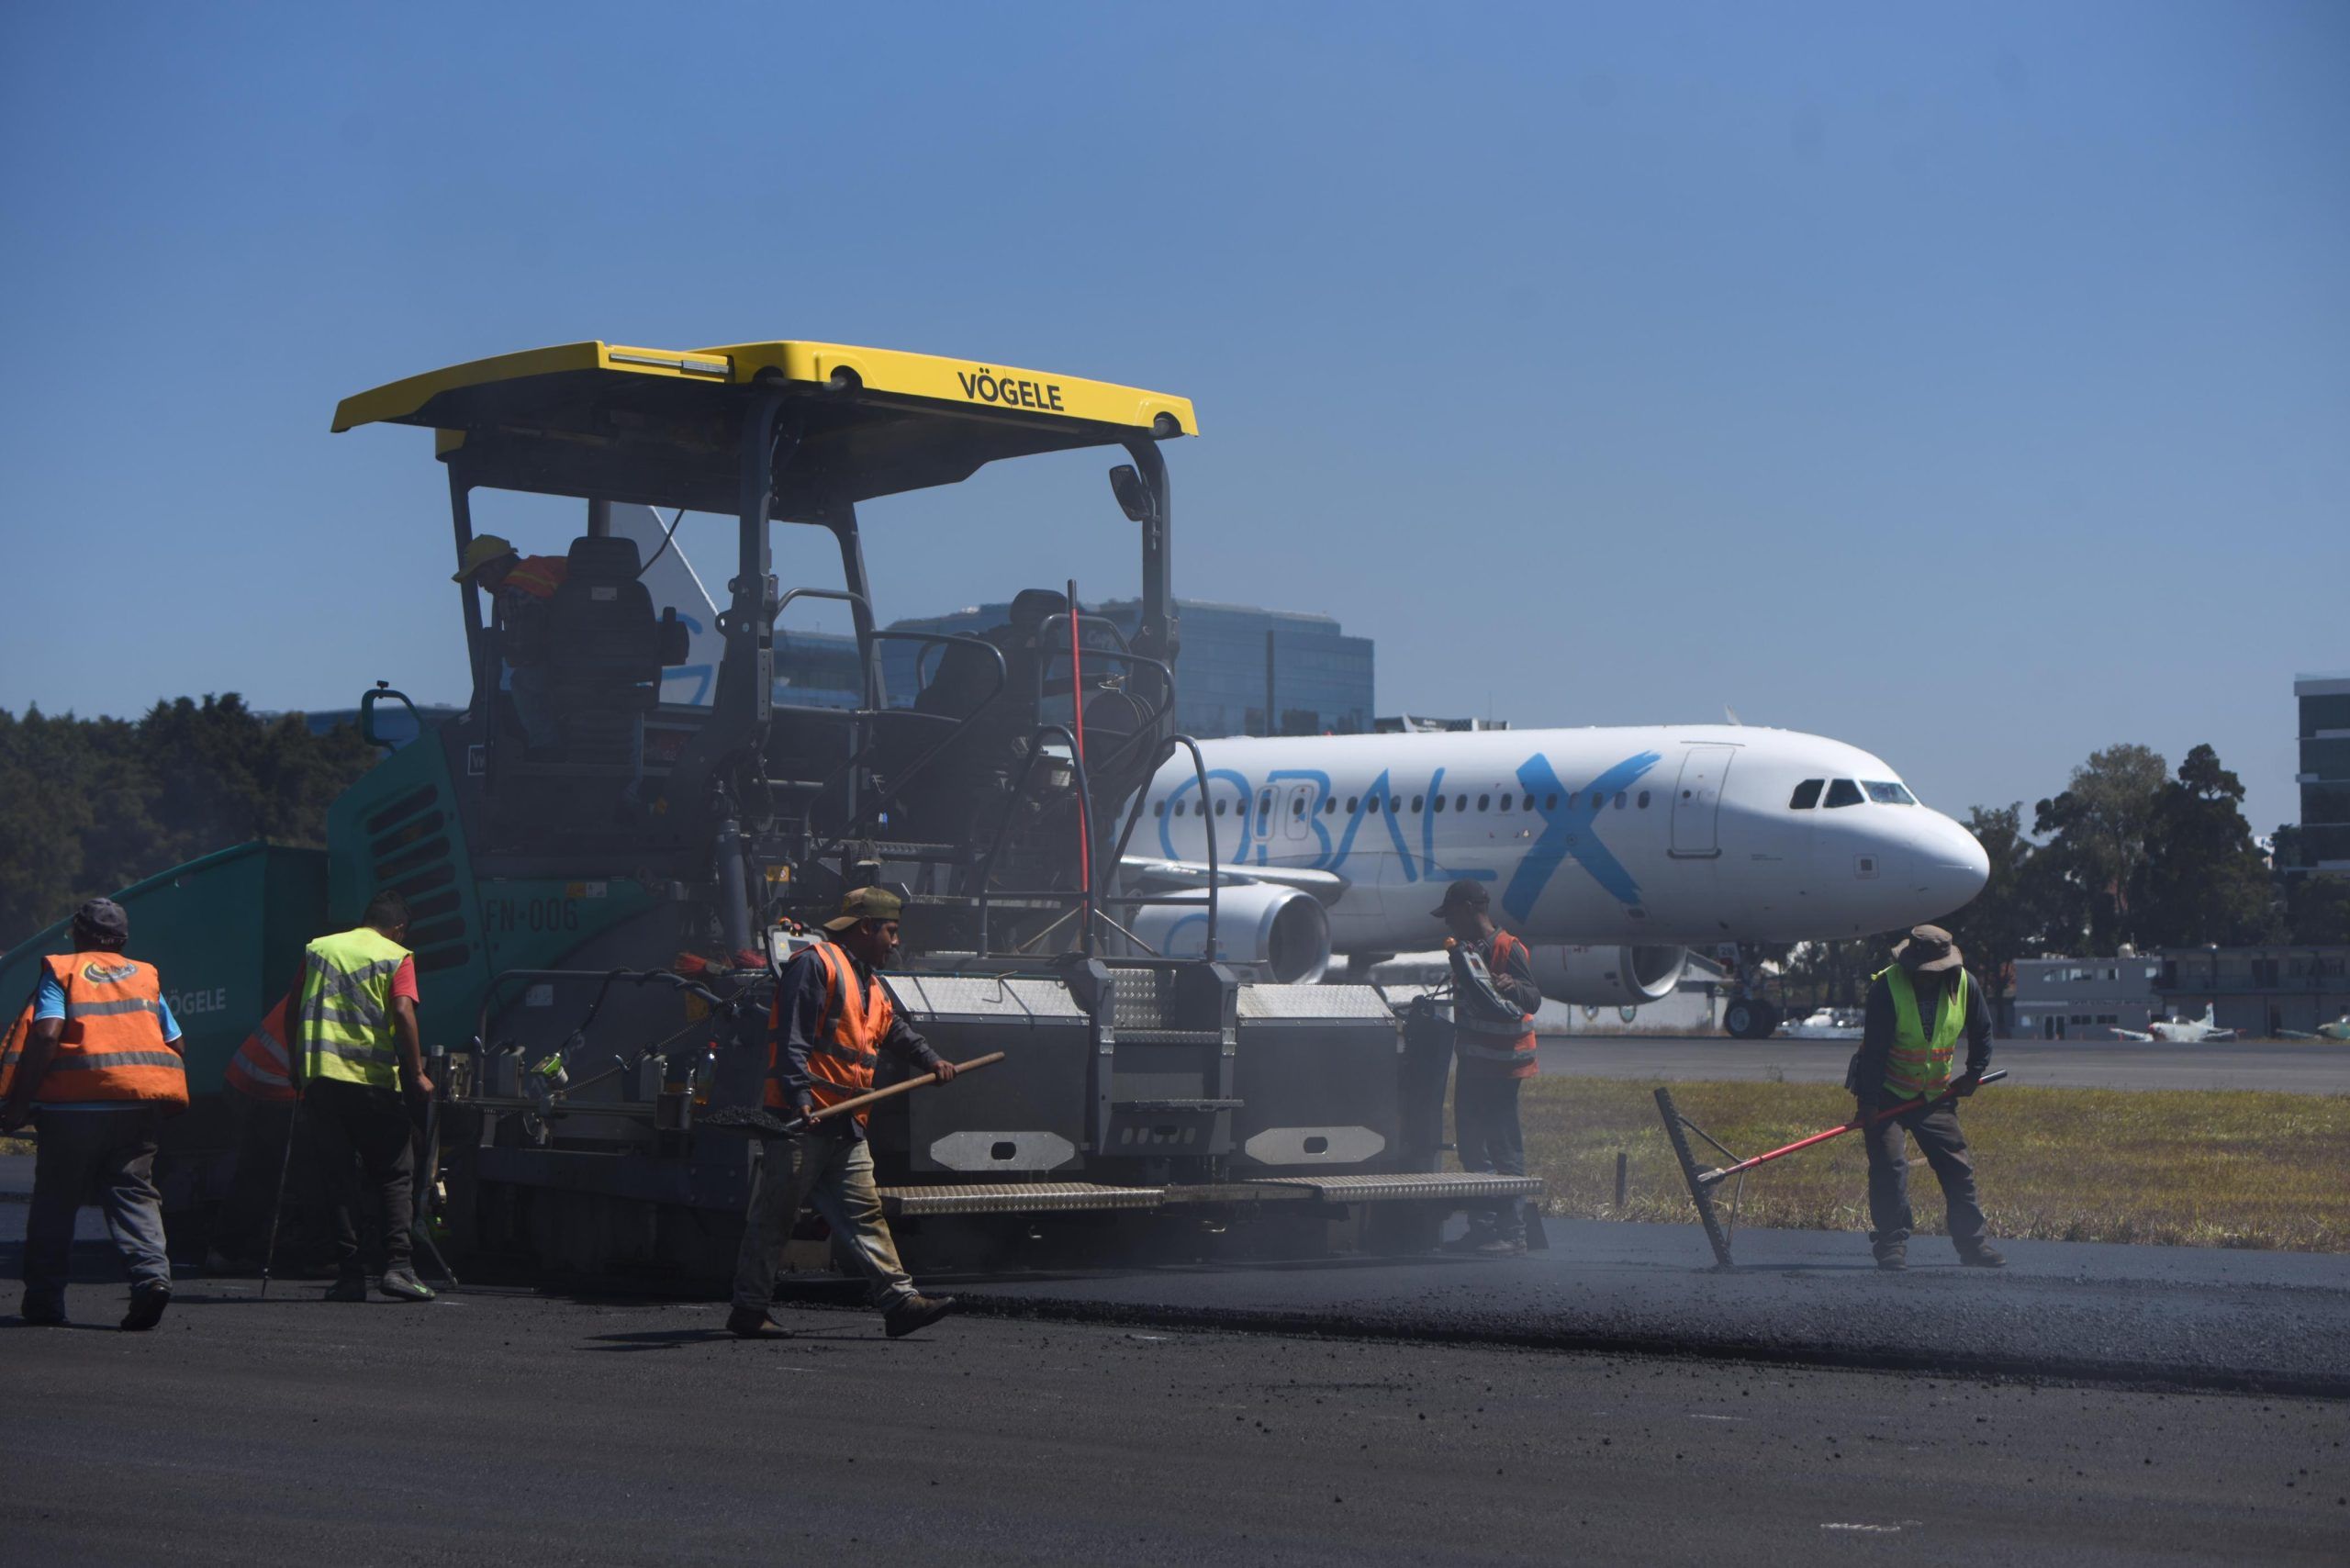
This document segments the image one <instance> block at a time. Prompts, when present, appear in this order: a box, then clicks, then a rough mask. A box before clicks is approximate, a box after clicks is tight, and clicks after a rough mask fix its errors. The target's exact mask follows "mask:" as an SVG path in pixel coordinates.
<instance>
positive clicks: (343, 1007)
mask: <svg viewBox="0 0 2350 1568" xmlns="http://www.w3.org/2000/svg"><path fill="white" fill-rule="evenodd" d="M407 939H408V902H407V901H406V900H404V899H402V898H401V897H400V895H399V894H397V893H396V892H390V891H386V892H380V893H377V894H376V895H375V899H374V901H373V902H370V903H369V904H368V905H367V911H366V913H364V915H362V916H361V917H360V923H359V924H357V925H355V926H353V928H352V929H351V930H349V931H342V932H337V933H336V934H335V935H331V936H321V937H319V939H318V940H317V941H315V942H313V943H311V944H310V945H309V946H308V947H307V948H305V949H303V952H302V964H301V967H300V968H299V969H297V970H296V971H295V975H294V990H293V996H294V1020H293V1032H294V1042H293V1044H294V1049H293V1052H292V1056H291V1060H290V1062H289V1065H290V1066H291V1067H292V1068H293V1070H294V1083H295V1088H296V1090H297V1092H298V1093H299V1094H300V1096H301V1107H302V1121H303V1126H304V1137H305V1141H306V1142H307V1143H308V1147H309V1148H310V1150H311V1152H312V1161H311V1164H312V1168H313V1170H315V1172H316V1174H317V1179H318V1182H319V1187H320V1193H319V1197H320V1200H321V1202H322V1203H324V1204H328V1205H330V1207H331V1209H332V1211H333V1214H334V1249H335V1265H336V1268H335V1282H334V1285H333V1287H332V1288H331V1289H330V1290H329V1291H328V1292H327V1299H328V1300H329V1301H365V1300H366V1299H367V1274H366V1270H365V1266H364V1262H363V1261H362V1259H361V1255H360V1230H361V1226H362V1223H363V1221H362V1218H361V1215H360V1209H361V1207H362V1205H363V1204H364V1206H365V1209H366V1211H367V1212H366V1215H365V1220H364V1224H365V1226H366V1228H367V1230H368V1231H369V1233H370V1235H369V1239H370V1240H371V1241H372V1242H374V1243H375V1252H376V1254H377V1256H378V1257H380V1258H381V1260H382V1262H383V1274H382V1277H381V1278H380V1280H379V1281H378V1282H377V1284H376V1289H377V1290H379V1291H380V1292H382V1293H383V1294H385V1295H386V1296H389V1297H390V1298H391V1299H392V1300H394V1301H431V1299H432V1292H431V1291H430V1290H429V1289H427V1288H426V1287H425V1285H424V1282H422V1281H420V1280H419V1279H418V1278H417V1277H416V1270H415V1269H414V1267H413V1266H412V1265H411V1261H410V1260H411V1256H412V1252H413V1248H414V1240H413V1238H412V1235H411V1231H410V1226H411V1222H412V1221H413V1218H414V1213H413V1209H412V1206H411V1204H410V1202H409V1184H410V1182H412V1181H413V1179H414V1172H415V1158H416V1157H415V1148H414V1139H415V1133H416V1123H415V1120H414V1118H413V1116H412V1114H411V1113H410V1110H409V1101H410V1100H417V1101H420V1100H421V1099H422V1098H423V1097H424V1096H426V1095H428V1094H431V1092H432V1081H431V1079H429V1078H427V1077H425V1076H424V1058H423V1047H422V1044H421V1042H420V1036H419V1035H418V1033H417V1025H416V1004H417V990H416V959H415V958H413V957H412V956H411V955H410V954H409V952H408V947H407V946H406V942H407ZM403 1091H405V1096H404V1094H403Z"/></svg>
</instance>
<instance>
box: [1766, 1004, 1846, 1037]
mask: <svg viewBox="0 0 2350 1568" xmlns="http://www.w3.org/2000/svg"><path fill="white" fill-rule="evenodd" d="M1779 1033H1780V1035H1782V1036H1785V1038H1787V1039H1790V1040H1857V1039H1859V1038H1860V1037H1861V1034H1862V1030H1861V1020H1860V1019H1859V1018H1858V1017H1857V1016H1856V1015H1854V1014H1853V1013H1852V1010H1851V1009H1849V1008H1838V1007H1823V1008H1820V1009H1819V1010H1818V1012H1816V1013H1814V1014H1812V1015H1811V1016H1810V1017H1808V1018H1804V1019H1799V1020H1797V1021H1796V1022H1795V1023H1793V1024H1788V1025H1784V1026H1783V1027H1782V1028H1781V1029H1780V1030H1779Z"/></svg>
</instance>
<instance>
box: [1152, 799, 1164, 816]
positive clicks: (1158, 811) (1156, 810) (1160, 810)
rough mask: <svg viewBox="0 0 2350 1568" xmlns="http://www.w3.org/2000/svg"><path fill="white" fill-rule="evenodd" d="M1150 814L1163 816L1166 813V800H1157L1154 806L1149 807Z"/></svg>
mask: <svg viewBox="0 0 2350 1568" xmlns="http://www.w3.org/2000/svg"><path fill="white" fill-rule="evenodd" d="M1150 814H1151V815H1152V816H1155V817H1163V816H1165V815H1166V814H1167V802H1166V801H1159V802H1158V804H1157V805H1155V806H1153V807H1151V808H1150Z"/></svg>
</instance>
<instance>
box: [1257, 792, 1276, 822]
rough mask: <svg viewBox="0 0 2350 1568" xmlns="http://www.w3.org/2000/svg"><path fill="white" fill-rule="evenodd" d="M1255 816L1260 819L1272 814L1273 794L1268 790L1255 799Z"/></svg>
mask: <svg viewBox="0 0 2350 1568" xmlns="http://www.w3.org/2000/svg"><path fill="white" fill-rule="evenodd" d="M1257 814H1258V815H1259V816H1260V817H1269V816H1271V815H1272V814H1273V792H1272V791H1271V790H1266V791H1265V792H1264V793H1263V794H1261V795H1259V796H1258V797H1257Z"/></svg>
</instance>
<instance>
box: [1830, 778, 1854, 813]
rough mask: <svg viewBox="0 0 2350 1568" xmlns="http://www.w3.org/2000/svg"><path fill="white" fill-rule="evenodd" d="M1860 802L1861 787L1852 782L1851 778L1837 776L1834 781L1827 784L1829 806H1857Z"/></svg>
mask: <svg viewBox="0 0 2350 1568" xmlns="http://www.w3.org/2000/svg"><path fill="white" fill-rule="evenodd" d="M1860 803H1861V787H1860V786H1859V785H1858V784H1855V783H1853V782H1852V780H1851V779H1849V778H1839V779H1837V780H1836V781H1835V782H1834V783H1832V784H1830V785H1829V786H1828V804H1829V805H1830V807H1831V808H1832V807H1836V806H1857V805H1859V804H1860Z"/></svg>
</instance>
